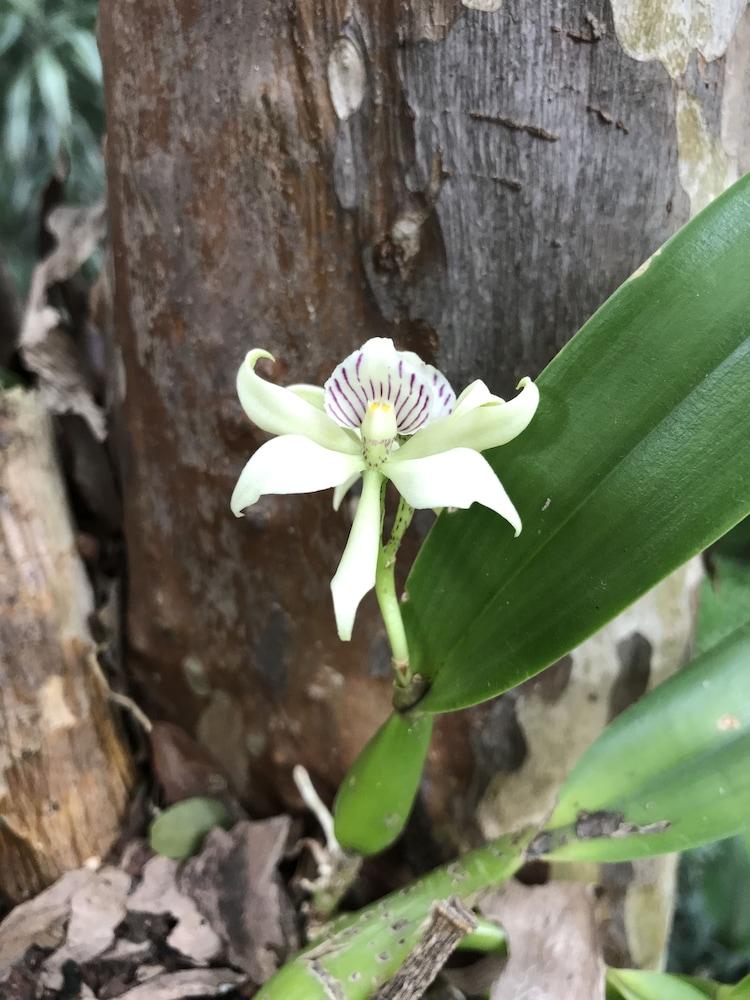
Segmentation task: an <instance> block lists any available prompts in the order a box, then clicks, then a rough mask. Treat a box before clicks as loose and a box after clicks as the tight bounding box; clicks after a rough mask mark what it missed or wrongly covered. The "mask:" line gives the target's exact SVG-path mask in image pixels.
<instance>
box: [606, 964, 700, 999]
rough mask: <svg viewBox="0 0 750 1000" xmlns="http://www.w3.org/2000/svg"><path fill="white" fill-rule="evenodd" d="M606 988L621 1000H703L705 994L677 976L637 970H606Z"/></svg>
mask: <svg viewBox="0 0 750 1000" xmlns="http://www.w3.org/2000/svg"><path fill="white" fill-rule="evenodd" d="M607 986H608V987H610V990H611V989H612V988H614V990H616V993H615V994H614V995H615V996H618V997H621V998H622V1000H705V997H706V996H709V997H711V996H716V993H715V992H714V993H706V992H705V990H703V989H699V988H698V987H697V986H694V985H692V984H691V983H689V982H688V981H687V980H685V979H683V978H681V977H679V976H669V975H666V973H663V972H640V971H639V970H637V969H608V970H607Z"/></svg>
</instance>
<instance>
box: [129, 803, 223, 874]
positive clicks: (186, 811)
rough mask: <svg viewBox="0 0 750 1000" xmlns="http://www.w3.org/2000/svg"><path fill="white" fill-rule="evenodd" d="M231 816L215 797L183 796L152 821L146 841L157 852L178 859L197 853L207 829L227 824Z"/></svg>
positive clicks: (207, 831)
mask: <svg viewBox="0 0 750 1000" xmlns="http://www.w3.org/2000/svg"><path fill="white" fill-rule="evenodd" d="M230 820H231V817H230V815H229V812H228V810H227V807H226V806H225V805H224V804H223V803H222V802H219V800H218V799H207V798H199V797H198V798H193V799H184V800H183V801H182V802H178V803H177V804H176V805H173V806H170V807H169V808H168V809H165V810H164V812H163V813H161V814H160V815H159V816H157V818H156V819H155V820H154V821H153V823H152V824H151V827H150V829H149V833H148V838H149V843H150V844H151V848H152V849H153V850H154V851H156V853H157V854H163V855H164V856H165V857H167V858H174V859H175V860H177V861H181V860H182V859H183V858H190V857H192V856H193V855H194V854H197V852H198V851H199V850H200V847H201V844H202V843H203V840H204V838H205V836H206V834H207V833H209V831H211V830H213V828H214V827H215V826H227V825H228V824H229V822H230Z"/></svg>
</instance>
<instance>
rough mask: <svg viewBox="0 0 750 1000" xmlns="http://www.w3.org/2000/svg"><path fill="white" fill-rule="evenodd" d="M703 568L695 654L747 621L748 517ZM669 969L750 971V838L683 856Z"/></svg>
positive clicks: (717, 974) (718, 973) (723, 976)
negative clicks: (705, 569)
mask: <svg viewBox="0 0 750 1000" xmlns="http://www.w3.org/2000/svg"><path fill="white" fill-rule="evenodd" d="M709 565H710V567H711V575H710V576H709V577H707V578H706V580H704V582H703V585H702V589H701V597H700V613H699V617H698V632H697V637H696V646H697V650H698V652H704V651H705V650H707V649H710V648H711V647H713V646H714V645H715V644H716V643H717V642H720V641H721V640H722V639H723V638H725V637H726V636H727V635H729V634H730V633H731V632H732V631H733V630H734V629H736V628H738V627H740V626H742V625H746V624H747V623H749V622H750V519H746V520H745V521H742V522H741V523H740V524H738V525H737V527H736V528H735V529H734V530H733V531H730V532H729V533H728V534H727V535H725V536H724V537H723V538H722V539H721V540H720V541H719V542H717V544H716V545H715V546H714V547H713V549H712V550H711V552H710V553H709ZM669 968H670V969H671V970H672V971H674V972H684V973H691V974H693V975H709V976H711V977H712V978H714V979H718V980H721V981H722V982H733V981H734V980H736V979H737V977H738V976H740V975H746V974H747V973H750V834H745V835H744V836H740V837H735V838H733V839H731V840H724V841H721V842H720V843H718V844H706V845H705V846H703V847H698V848H696V849H695V850H693V851H688V852H687V853H686V854H685V855H684V857H683V858H682V860H681V862H680V877H679V888H678V901H677V908H676V913H675V921H674V929H673V932H672V939H671V942H670V954H669ZM748 993H749V994H750V984H749V985H748Z"/></svg>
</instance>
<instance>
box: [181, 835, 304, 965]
mask: <svg viewBox="0 0 750 1000" xmlns="http://www.w3.org/2000/svg"><path fill="white" fill-rule="evenodd" d="M289 823H290V821H289V818H288V817H287V816H276V817H274V818H273V819H267V820H262V821H260V822H255V823H251V822H247V821H242V822H240V823H237V824H236V825H235V826H234V827H233V828H232V829H231V830H230V831H229V832H227V831H225V830H222V829H219V828H217V829H214V830H212V831H211V833H210V834H209V835H208V837H207V838H206V842H205V845H204V847H203V850H202V851H201V853H200V854H199V855H198V856H197V857H196V858H193V859H192V860H191V861H188V862H187V864H186V865H185V866H184V868H183V869H182V872H181V875H180V879H179V885H180V888H181V890H182V891H183V892H185V893H187V894H188V895H189V896H191V897H192V898H193V899H194V900H195V902H196V904H197V906H198V909H199V910H200V911H201V913H203V915H204V916H205V917H206V918H207V919H208V921H209V922H210V924H211V926H212V927H213V928H214V930H215V931H217V932H218V933H219V934H220V935H221V937H222V939H223V940H224V942H225V944H226V946H227V952H228V955H229V960H230V961H231V962H232V964H233V965H236V966H237V967H238V968H240V969H244V970H245V971H246V972H247V973H248V974H249V975H250V976H251V978H252V979H253V981H254V982H256V983H262V982H265V980H266V979H268V978H269V977H270V976H271V975H272V974H273V973H274V972H275V971H276V969H277V968H278V966H279V964H280V962H281V960H282V959H283V958H284V957H285V956H286V955H287V954H288V953H289V952H290V951H292V950H294V949H295V948H296V946H297V941H296V935H295V932H294V920H293V912H292V909H291V905H290V903H289V900H288V899H287V897H286V894H285V892H284V889H283V887H282V884H281V881H280V879H279V876H278V873H277V866H278V864H279V861H280V860H281V858H282V856H283V853H284V849H285V847H286V843H287V838H288V835H289Z"/></svg>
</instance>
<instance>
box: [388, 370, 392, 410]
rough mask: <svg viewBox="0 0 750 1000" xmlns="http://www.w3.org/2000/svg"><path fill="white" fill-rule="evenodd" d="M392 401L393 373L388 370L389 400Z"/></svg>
mask: <svg viewBox="0 0 750 1000" xmlns="http://www.w3.org/2000/svg"><path fill="white" fill-rule="evenodd" d="M390 401H391V373H390V372H388V402H389V403H390Z"/></svg>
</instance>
